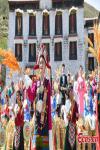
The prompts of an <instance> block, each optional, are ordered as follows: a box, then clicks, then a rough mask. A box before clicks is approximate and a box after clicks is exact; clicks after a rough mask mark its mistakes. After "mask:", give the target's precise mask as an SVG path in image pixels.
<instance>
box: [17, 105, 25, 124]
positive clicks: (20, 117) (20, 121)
mask: <svg viewBox="0 0 100 150" xmlns="http://www.w3.org/2000/svg"><path fill="white" fill-rule="evenodd" d="M15 125H16V126H20V127H22V126H23V125H24V111H23V110H22V108H20V109H19V112H18V114H17V116H16V118H15Z"/></svg>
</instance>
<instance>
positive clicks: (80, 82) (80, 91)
mask: <svg viewBox="0 0 100 150" xmlns="http://www.w3.org/2000/svg"><path fill="white" fill-rule="evenodd" d="M77 92H78V105H79V114H81V115H83V113H84V94H85V92H86V84H85V80H84V78H83V71H82V70H81V69H80V71H79V77H78V91H77Z"/></svg>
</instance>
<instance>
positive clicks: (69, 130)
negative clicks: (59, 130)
mask: <svg viewBox="0 0 100 150" xmlns="http://www.w3.org/2000/svg"><path fill="white" fill-rule="evenodd" d="M71 107H72V106H71ZM71 109H72V114H71V116H70V118H69V123H68V126H67V127H66V137H65V147H64V150H71V149H73V150H76V120H77V119H78V117H77V114H78V107H77V103H76V102H75V101H74V104H73V107H72V108H71Z"/></svg>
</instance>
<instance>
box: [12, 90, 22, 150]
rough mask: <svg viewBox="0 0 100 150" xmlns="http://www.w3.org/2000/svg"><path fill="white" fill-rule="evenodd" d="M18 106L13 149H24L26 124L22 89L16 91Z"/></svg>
mask: <svg viewBox="0 0 100 150" xmlns="http://www.w3.org/2000/svg"><path fill="white" fill-rule="evenodd" d="M16 100H17V104H18V105H17V108H16V113H15V112H14V114H15V133H14V142H13V150H24V137H23V126H24V110H23V107H22V94H21V92H20V91H17V93H16Z"/></svg>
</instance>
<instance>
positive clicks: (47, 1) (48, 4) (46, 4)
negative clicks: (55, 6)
mask: <svg viewBox="0 0 100 150" xmlns="http://www.w3.org/2000/svg"><path fill="white" fill-rule="evenodd" d="M40 8H41V9H50V8H52V0H40Z"/></svg>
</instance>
